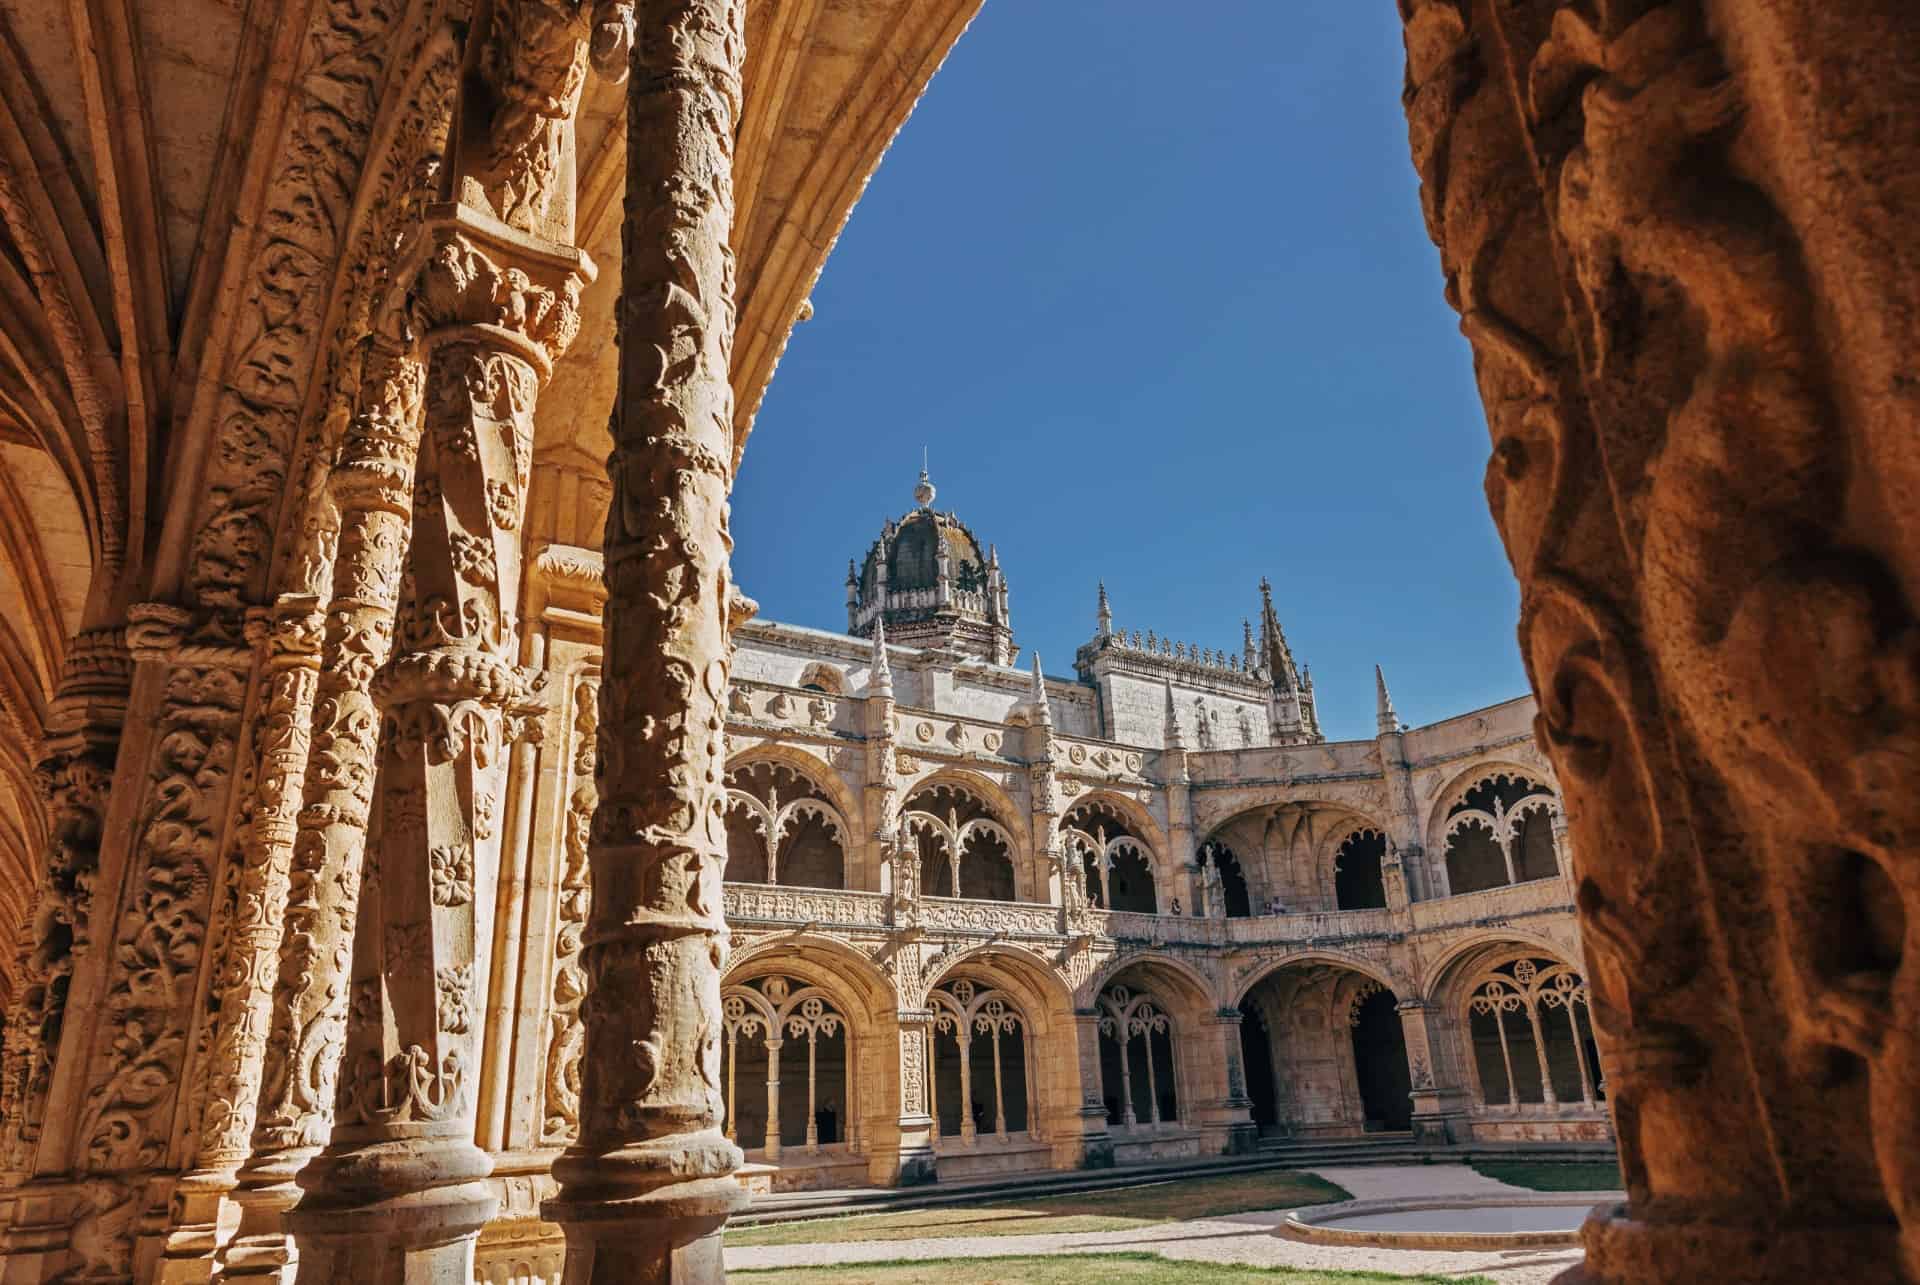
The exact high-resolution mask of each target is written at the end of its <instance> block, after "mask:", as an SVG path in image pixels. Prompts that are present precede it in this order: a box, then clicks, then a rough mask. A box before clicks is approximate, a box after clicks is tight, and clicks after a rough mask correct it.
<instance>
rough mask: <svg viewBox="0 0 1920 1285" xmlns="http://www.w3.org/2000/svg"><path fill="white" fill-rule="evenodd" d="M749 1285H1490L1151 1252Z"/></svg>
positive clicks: (928, 1264) (760, 1278) (928, 1266)
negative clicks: (1233, 1263) (1115, 1284)
mask: <svg viewBox="0 0 1920 1285" xmlns="http://www.w3.org/2000/svg"><path fill="white" fill-rule="evenodd" d="M727 1279H729V1280H751V1281H752V1282H753V1285H815V1283H816V1282H818V1283H819V1285H827V1283H828V1282H831V1283H832V1285H1107V1283H1108V1282H1110V1281H1123V1282H1125V1283H1126V1285H1369V1283H1371V1282H1386V1281H1392V1282H1395V1283H1396V1285H1494V1282H1493V1281H1492V1280H1491V1279H1489V1278H1488V1277H1485V1276H1394V1275H1390V1274H1388V1273H1386V1272H1324V1271H1308V1270H1306V1269H1303V1268H1297V1267H1230V1266H1223V1265H1221V1264H1218V1263H1188V1262H1175V1261H1173V1260H1172V1259H1167V1258H1161V1257H1159V1256H1158V1255H1156V1254H1061V1255H1042V1256H1034V1257H1024V1258H933V1259H927V1260H925V1261H923V1262H917V1263H915V1262H886V1263H857V1264H842V1265H836V1266H830V1267H779V1268H772V1269H769V1270H757V1271H740V1270H735V1271H732V1272H729V1273H727Z"/></svg>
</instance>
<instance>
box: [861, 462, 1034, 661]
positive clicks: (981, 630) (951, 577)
mask: <svg viewBox="0 0 1920 1285" xmlns="http://www.w3.org/2000/svg"><path fill="white" fill-rule="evenodd" d="M935 495H936V492H935V490H934V486H933V480H932V479H931V478H930V477H928V476H927V471H926V470H925V469H921V470H920V482H919V484H918V485H917V486H915V487H914V490H913V499H914V508H913V509H912V511H911V512H909V513H908V514H907V515H906V516H905V517H903V518H900V519H899V520H898V521H889V522H888V523H887V524H886V525H885V526H884V527H882V528H881V529H880V538H879V539H877V540H875V541H874V542H873V544H872V545H871V546H870V547H869V548H868V549H867V555H866V558H865V560H864V561H863V562H861V563H859V564H857V565H856V564H855V563H853V562H849V563H848V564H847V632H848V633H851V634H855V635H857V636H859V637H862V638H871V637H872V636H873V625H874V621H876V620H878V619H880V618H881V617H882V616H884V617H885V618H886V622H887V639H888V641H890V642H897V643H904V644H906V645H907V646H910V647H940V648H945V649H947V650H951V651H956V652H959V653H960V654H961V655H964V656H977V657H979V658H980V659H982V660H989V661H992V662H993V663H994V664H996V665H1011V664H1012V663H1013V658H1014V654H1015V652H1016V651H1017V650H1018V649H1017V648H1016V647H1015V646H1014V645H1013V625H1012V622H1011V619H1010V618H1009V616H1008V614H1007V581H1006V577H1005V576H1003V575H1002V574H1001V572H1000V555H999V553H998V551H997V550H995V549H994V548H993V547H992V546H991V545H989V546H987V548H986V549H985V550H984V552H983V551H982V549H981V545H980V542H979V541H978V540H976V539H975V538H974V535H973V532H972V531H971V530H969V529H968V527H967V524H966V523H964V522H962V521H961V520H960V519H959V518H958V517H956V516H955V515H954V514H951V513H939V512H936V511H935V510H934V507H933V501H934V497H935Z"/></svg>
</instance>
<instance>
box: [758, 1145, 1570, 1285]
mask: <svg viewBox="0 0 1920 1285" xmlns="http://www.w3.org/2000/svg"><path fill="white" fill-rule="evenodd" d="M1307 1172H1309V1173H1315V1174H1318V1175H1320V1176H1321V1177H1322V1178H1325V1179H1326V1180H1327V1181H1328V1182H1335V1183H1339V1184H1340V1185H1341V1186H1342V1187H1345V1188H1346V1189H1347V1190H1348V1191H1350V1192H1352V1193H1353V1194H1354V1197H1355V1198H1356V1199H1360V1200H1372V1199H1377V1198H1382V1197H1391V1196H1419V1195H1461V1194H1466V1193H1469V1192H1473V1193H1486V1192H1500V1191H1518V1190H1520V1188H1516V1187H1510V1186H1508V1185H1507V1184H1506V1183H1503V1182H1495V1181H1494V1180H1493V1179H1491V1178H1487V1177H1483V1176H1482V1175H1480V1174H1478V1173H1475V1172H1474V1171H1473V1170H1471V1169H1469V1168H1467V1167H1466V1166H1465V1165H1368V1166H1365V1167H1355V1168H1344V1169H1343V1168H1336V1169H1310V1170H1308V1171H1307ZM1285 1219H1286V1212H1285V1211H1284V1210H1275V1211H1269V1212H1259V1213H1245V1214H1223V1215H1220V1216H1218V1217H1214V1218H1196V1219H1194V1220H1192V1221H1190V1222H1179V1223H1161V1224H1158V1225H1156V1226H1151V1227H1137V1228H1133V1229H1131V1230H1127V1231H1103V1232H1067V1233H1062V1234H1057V1235H1047V1236H943V1237H928V1238H926V1239H922V1240H884V1241H855V1242H850V1243H845V1244H839V1243H835V1244H828V1245H763V1246H754V1247H750V1248H741V1249H734V1248H729V1249H728V1250H727V1270H728V1271H744V1270H748V1269H751V1268H755V1267H818V1266H822V1265H824V1264H828V1263H870V1262H881V1261H886V1260H891V1259H915V1258H989V1257H999V1256H1002V1255H1016V1254H1088V1253H1111V1252H1115V1251H1121V1250H1135V1251H1144V1252H1148V1253H1155V1254H1159V1255H1161V1256H1163V1257H1165V1258H1171V1259H1178V1260H1182V1261H1187V1262H1208V1263H1242V1264H1248V1265H1252V1266H1260V1267H1319V1268H1347V1269H1350V1270H1360V1269H1365V1270H1368V1271H1376V1272H1405V1273H1416V1272H1428V1273H1433V1274H1435V1275H1451V1276H1474V1275H1481V1276H1487V1277H1490V1278H1492V1279H1493V1280H1495V1281H1498V1282H1500V1283H1501V1285H1546V1282H1548V1281H1550V1280H1552V1279H1553V1277H1554V1276H1555V1275H1557V1274H1559V1273H1560V1272H1562V1271H1565V1270H1566V1269H1567V1268H1568V1267H1569V1266H1571V1265H1572V1264H1574V1263H1576V1262H1578V1261H1579V1260H1580V1251H1579V1250H1578V1249H1576V1248H1571V1247H1569V1248H1564V1249H1533V1250H1514V1251H1511V1252H1495V1253H1479V1252H1474V1253H1458V1252H1454V1253H1447V1252H1439V1251H1432V1250H1399V1249H1362V1248H1350V1247H1347V1246H1342V1245H1308V1244H1303V1243H1301V1242H1299V1241H1293V1240H1287V1239H1284V1238H1283V1237H1281V1236H1280V1235H1278V1234H1277V1233H1276V1232H1275V1230H1274V1229H1275V1228H1277V1227H1278V1226H1279V1225H1280V1224H1281V1223H1282V1222H1284V1221H1285Z"/></svg>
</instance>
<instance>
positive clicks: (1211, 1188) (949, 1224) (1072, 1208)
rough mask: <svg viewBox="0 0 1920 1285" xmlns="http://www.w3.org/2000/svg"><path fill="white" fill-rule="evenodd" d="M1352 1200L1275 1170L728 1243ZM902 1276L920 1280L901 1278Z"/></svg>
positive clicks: (868, 1217)
mask: <svg viewBox="0 0 1920 1285" xmlns="http://www.w3.org/2000/svg"><path fill="white" fill-rule="evenodd" d="M1352 1198H1353V1197H1352V1196H1351V1195H1350V1194H1349V1193H1348V1192H1347V1191H1346V1190H1345V1189H1344V1188H1341V1187H1336V1186H1334V1185H1333V1184H1332V1183H1330V1182H1328V1181H1326V1180H1325V1179H1323V1178H1317V1177H1315V1176H1314V1175H1313V1174H1310V1173H1297V1172H1294V1171H1291V1170H1276V1171H1274V1172H1270V1173H1241V1174H1222V1175H1220V1176H1219V1177H1217V1178H1187V1179H1183V1180H1180V1181H1177V1182H1157V1183H1146V1184H1143V1185H1141V1186H1138V1187H1122V1188H1118V1189H1109V1190H1107V1191H1089V1192H1083V1193H1081V1194H1079V1195H1073V1196H1038V1197H1035V1198H1034V1199H1032V1200H1020V1201H1000V1202H992V1201H983V1203H981V1204H978V1205H967V1206H965V1207H958V1206H953V1205H947V1206H942V1207H939V1208H934V1209H908V1210H902V1211H900V1212H899V1213H892V1214H855V1215H852V1216H849V1217H845V1218H815V1219H808V1220H803V1221H800V1222H787V1223H770V1224H768V1225H766V1226H763V1227H742V1228H739V1229H737V1230H733V1231H729V1232H728V1233H727V1244H729V1245H743V1246H744V1245H811V1244H816V1243H819V1242H822V1241H833V1242H844V1241H855V1240H920V1239H923V1238H926V1237H932V1236H1043V1235H1049V1234H1052V1233H1055V1232H1088V1231H1125V1230H1127V1229H1128V1228H1132V1227H1146V1226H1150V1225H1152V1224H1154V1223H1170V1222H1179V1221H1181V1220H1183V1219H1187V1218H1209V1217H1212V1216H1214V1215H1216V1214H1240V1213H1246V1212H1247V1211H1248V1210H1252V1209H1292V1208H1295V1207H1297V1206H1299V1205H1324V1204H1329V1203H1331V1202H1333V1201H1336V1200H1351V1199H1352ZM794 1279H795V1280H799V1279H800V1277H797V1276H796V1277H795V1278H794ZM875 1279H876V1280H877V1279H879V1278H878V1277H876V1278H875ZM886 1279H888V1280H889V1281H891V1280H893V1279H895V1278H893V1277H887V1278H886ZM898 1279H900V1280H902V1281H906V1280H909V1279H920V1278H918V1277H911V1278H910V1277H905V1276H902V1277H899V1278H898ZM955 1279H956V1280H957V1279H959V1278H958V1277H956V1278H955ZM967 1279H973V1278H971V1277H969V1278H967ZM981 1279H986V1278H981ZM1006 1279H1012V1278H1006ZM1062 1279H1063V1280H1064V1279H1067V1278H1064V1277H1063V1278H1062ZM1072 1279H1075V1280H1078V1279H1081V1278H1079V1277H1074V1278H1072ZM1087 1279H1092V1278H1091V1277H1089V1278H1087ZM1128 1279H1130V1280H1131V1279H1134V1278H1132V1277H1129V1278H1128ZM1139 1279H1141V1280H1152V1279H1161V1278H1154V1277H1140V1278H1139ZM1164 1279H1169V1280H1170V1279H1172V1278H1171V1277H1167V1278H1164ZM1222 1279H1225V1278H1222ZM1235 1279H1237V1278H1235ZM1248 1279H1253V1278H1252V1277H1249V1278H1248ZM1261 1279H1265V1278H1261Z"/></svg>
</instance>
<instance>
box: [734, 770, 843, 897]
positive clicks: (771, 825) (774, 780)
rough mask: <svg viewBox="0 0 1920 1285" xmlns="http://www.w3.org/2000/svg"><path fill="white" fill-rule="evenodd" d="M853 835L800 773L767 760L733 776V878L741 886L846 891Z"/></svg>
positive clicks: (821, 791)
mask: <svg viewBox="0 0 1920 1285" xmlns="http://www.w3.org/2000/svg"><path fill="white" fill-rule="evenodd" d="M852 833H853V832H852V829H851V827H849V826H848V824H847V820H846V818H845V817H843V816H841V815H840V811H839V809H837V808H835V807H834V805H833V803H832V801H831V800H829V799H828V797H827V793H826V791H825V790H823V789H821V788H820V786H819V785H817V784H815V783H814V781H813V780H812V778H810V777H808V776H807V775H806V774H805V773H803V772H801V771H800V770H799V769H797V768H794V767H790V766H788V765H787V764H785V763H781V762H777V761H772V760H766V759H761V760H756V761H754V762H751V763H745V764H742V765H740V766H738V767H735V768H733V769H732V770H730V771H729V772H728V773H727V878H728V879H729V880H731V881H733V882H735V883H774V884H782V885H785V886H786V887H790V888H844V887H846V886H847V860H846V852H847V843H848V840H849V839H850V838H851V836H852Z"/></svg>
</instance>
